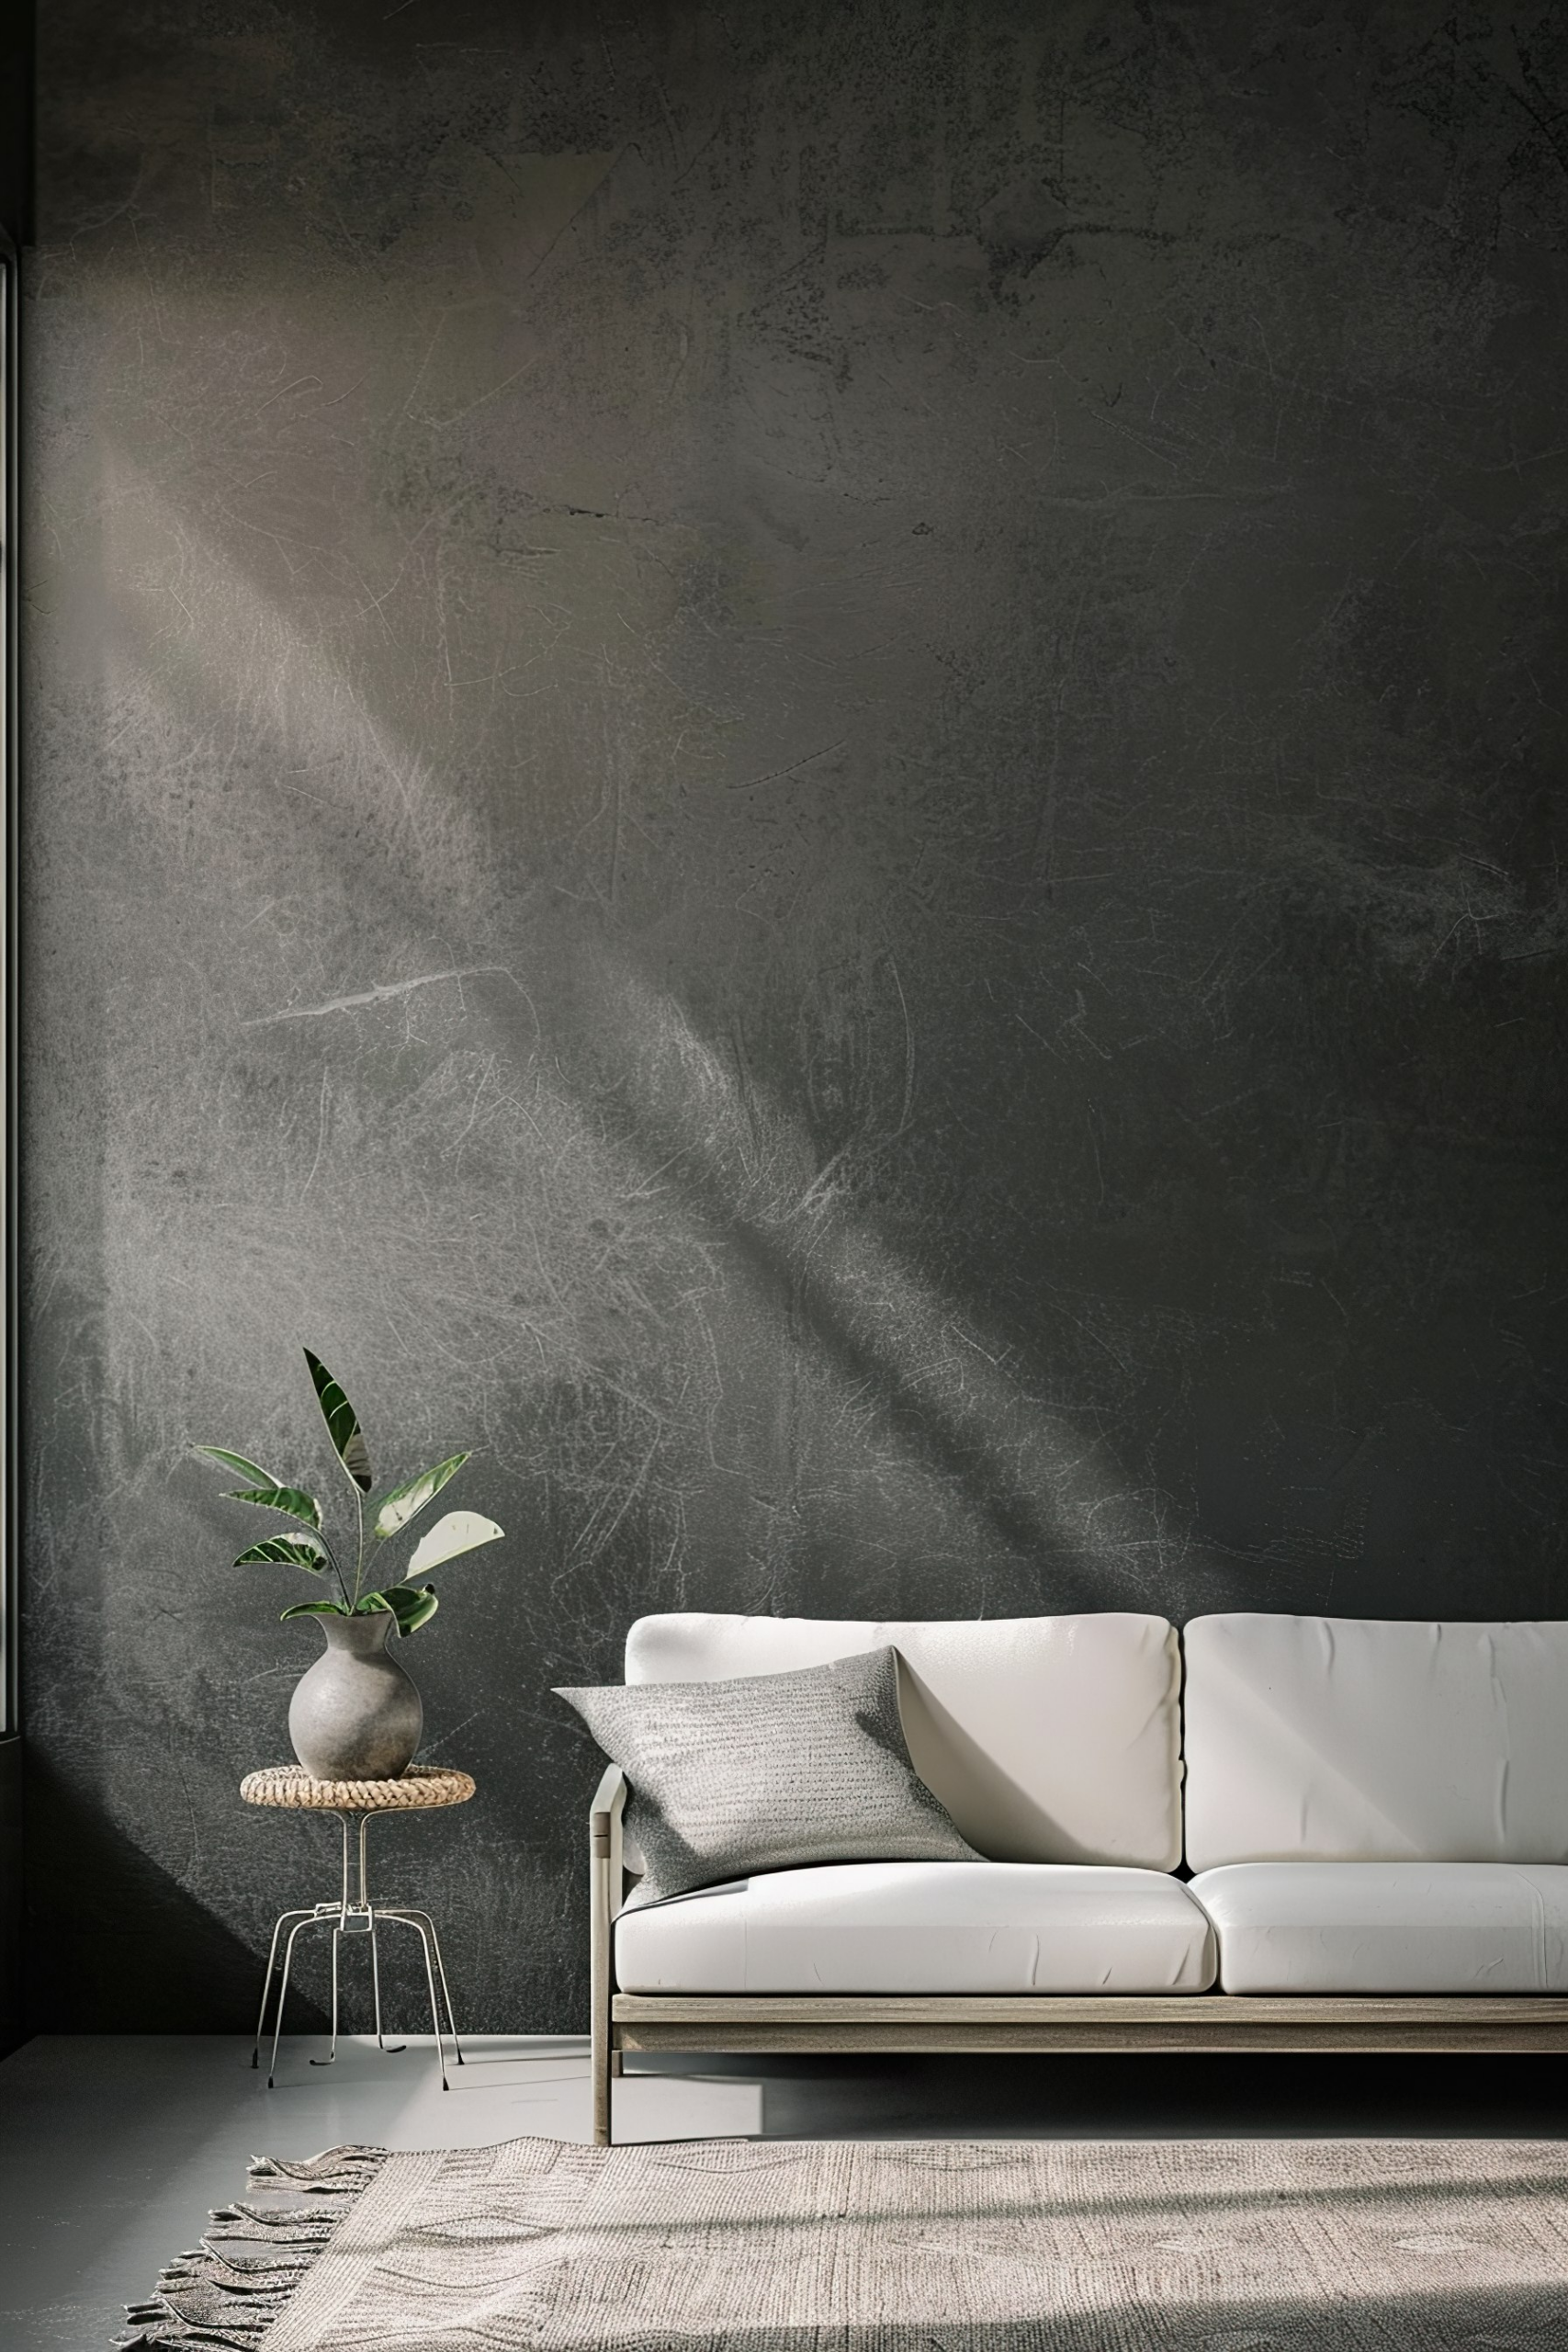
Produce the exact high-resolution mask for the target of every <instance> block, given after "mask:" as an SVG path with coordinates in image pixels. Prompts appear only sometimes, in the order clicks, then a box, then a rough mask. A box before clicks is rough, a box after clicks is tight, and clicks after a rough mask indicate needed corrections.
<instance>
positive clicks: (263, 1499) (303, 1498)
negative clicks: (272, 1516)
mask: <svg viewBox="0 0 1568 2352" xmlns="http://www.w3.org/2000/svg"><path fill="white" fill-rule="evenodd" d="M227 1499H228V1500H229V1501H230V1502H231V1503H255V1504H257V1505H258V1506H259V1507H260V1509H261V1510H280V1511H282V1513H283V1515H284V1517H285V1518H286V1519H297V1520H298V1521H299V1524H300V1526H301V1527H320V1525H321V1504H320V1503H319V1502H318V1501H317V1500H316V1498H315V1496H314V1495H308V1494H306V1492H305V1490H304V1488H303V1487H279V1486H276V1485H273V1484H270V1483H269V1484H268V1485H266V1486H265V1487H234V1488H233V1489H232V1490H231V1493H230V1494H229V1496H228V1497H227Z"/></svg>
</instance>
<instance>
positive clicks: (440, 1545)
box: [196, 1348, 502, 1781]
mask: <svg viewBox="0 0 1568 2352" xmlns="http://www.w3.org/2000/svg"><path fill="white" fill-rule="evenodd" d="M305 1362H306V1363H308V1364H309V1366H310V1379H311V1381H312V1383H313V1384H314V1386H315V1391H316V1401H317V1403H318V1404H319V1405H320V1407H321V1418H322V1419H323V1420H324V1421H325V1422H326V1425H327V1433H328V1435H329V1436H330V1437H331V1439H332V1442H333V1450H334V1452H335V1453H336V1455H337V1458H338V1461H339V1463H340V1464H341V1465H342V1468H343V1471H344V1476H345V1477H346V1478H347V1479H348V1482H349V1485H350V1486H351V1487H352V1488H353V1489H354V1507H355V1539H354V1567H353V1574H352V1577H351V1576H350V1573H349V1571H348V1569H347V1568H346V1566H344V1558H343V1556H341V1555H340V1554H339V1552H338V1551H337V1550H336V1549H335V1548H334V1547H333V1544H332V1542H331V1540H330V1538H329V1537H328V1535H327V1533H326V1532H325V1530H324V1529H323V1527H322V1524H321V1504H320V1503H319V1502H318V1501H317V1499H316V1498H315V1496H314V1495H312V1494H309V1493H307V1492H306V1490H305V1489H304V1488H303V1487H296V1486H292V1485H289V1484H288V1483H287V1482H286V1481H285V1480H283V1479H281V1478H275V1477H274V1476H273V1475H272V1473H271V1472H270V1471H269V1470H264V1469H262V1468H261V1466H260V1464H257V1463H254V1462H252V1461H250V1460H249V1459H248V1458H247V1456H246V1455H244V1454H243V1453H230V1452H229V1450H228V1448H227V1447H225V1446H221V1445H202V1446H197V1449H196V1450H197V1453H204V1454H207V1455H209V1456H210V1458H211V1459H212V1460H213V1461H214V1462H220V1463H221V1464H223V1466H224V1468H225V1469H226V1470H231V1471H234V1472H236V1473H237V1474H238V1476H240V1477H242V1478H243V1479H244V1480H245V1482H246V1483H245V1484H244V1485H243V1487H234V1488H231V1490H230V1499H231V1500H232V1501H234V1502H241V1503H251V1504H254V1506H255V1507H256V1509H257V1510H270V1511H276V1512H277V1513H279V1515H280V1516H281V1517H282V1518H284V1519H287V1520H291V1521H293V1523H294V1529H295V1532H293V1533H292V1534H289V1535H271V1536H268V1537H266V1538H265V1541H264V1542H262V1543H260V1544H251V1545H250V1546H249V1548H248V1549H247V1550H245V1551H243V1552H242V1553H241V1554H240V1555H239V1557H238V1559H237V1560H236V1561H235V1563H234V1566H236V1567H237V1568H249V1567H261V1566H272V1565H276V1566H283V1567H292V1568H303V1569H304V1570H305V1572H306V1574H307V1575H309V1576H313V1577H332V1578H333V1580H334V1582H335V1585H336V1592H335V1594H334V1595H333V1597H332V1598H331V1599H329V1600H297V1601H295V1602H294V1604H293V1606H292V1607H291V1608H288V1609H286V1610H285V1611H283V1617H284V1619H285V1620H287V1619H288V1618H290V1617H319V1618H320V1619H321V1631H322V1633H323V1634H325V1636H326V1649H325V1652H324V1653H323V1655H322V1656H321V1657H319V1658H318V1659H317V1660H316V1662H315V1664H314V1665H313V1666H312V1667H310V1668H309V1669H308V1670H307V1672H306V1673H305V1674H304V1675H303V1676H302V1677H301V1679H300V1680H299V1683H298V1684H297V1685H296V1688H295V1691H294V1696H293V1698H292V1700H291V1701H290V1702H289V1707H288V1736H289V1738H290V1739H291V1740H292V1741H293V1743H294V1753H295V1755H296V1756H297V1757H298V1758H299V1761H300V1763H301V1764H302V1765H303V1766H304V1768H305V1770H306V1771H307V1772H309V1774H310V1778H311V1779H312V1780H313V1781H391V1780H397V1779H398V1778H399V1777H400V1775H401V1774H402V1773H403V1772H405V1771H406V1770H407V1769H408V1766H409V1764H410V1762H411V1760H412V1757H413V1754H414V1751H415V1749H416V1748H417V1747H418V1746H419V1743H420V1736H421V1734H422V1732H423V1728H424V1709H423V1703H422V1702H421V1700H420V1695H419V1692H418V1691H417V1690H416V1689H415V1687H414V1684H413V1682H412V1679H411V1677H410V1676H409V1675H407V1674H405V1673H404V1671H403V1669H402V1668H401V1667H400V1665H399V1663H398V1661H397V1660H396V1659H395V1658H394V1657H391V1656H389V1653H388V1649H387V1640H388V1636H389V1634H390V1633H391V1631H392V1628H393V1626H394V1625H395V1626H396V1627H397V1630H398V1634H399V1636H400V1639H403V1638H406V1637H407V1636H408V1635H409V1634H416V1633H417V1632H418V1631H419V1629H420V1627H421V1626H422V1625H425V1624H428V1623H429V1622H430V1620H431V1619H432V1618H433V1617H434V1614H435V1611H436V1608H437V1606H438V1602H437V1599H436V1594H435V1591H434V1587H433V1586H432V1585H430V1584H429V1583H427V1582H425V1581H424V1579H425V1578H427V1577H429V1576H430V1575H431V1574H432V1572H433V1571H434V1569H436V1568H439V1567H444V1566H446V1563H447V1561H449V1560H455V1559H457V1558H458V1557H459V1556H460V1555H461V1554H463V1553H465V1552H473V1551H476V1550H477V1549H478V1548H479V1545H480V1544H493V1543H494V1542H495V1541H496V1538H497V1537H498V1536H499V1535H500V1534H501V1533H502V1530H501V1529H500V1528H499V1527H498V1526H497V1525H496V1523H495V1521H494V1520H493V1519H481V1518H480V1516H479V1513H478V1512H477V1511H471V1510H452V1511H448V1512H447V1513H446V1517H445V1518H444V1519H440V1520H437V1521H436V1523H435V1525H434V1527H433V1528H431V1530H430V1531H429V1532H428V1533H427V1534H426V1535H424V1536H423V1538H422V1539H421V1541H420V1542H419V1543H418V1544H415V1546H414V1549H413V1552H412V1555H411V1556H410V1557H409V1558H408V1559H407V1560H406V1561H405V1562H404V1563H403V1566H402V1568H401V1570H400V1573H399V1574H398V1575H397V1576H395V1577H388V1576H386V1575H384V1574H383V1571H382V1562H381V1547H382V1546H383V1545H384V1544H389V1543H390V1542H391V1541H392V1539H393V1538H394V1537H396V1536H400V1535H401V1534H402V1533H403V1532H404V1531H405V1529H407V1528H408V1527H410V1526H412V1523H413V1521H415V1520H416V1519H417V1518H418V1517H419V1514H420V1513H421V1511H423V1510H424V1508H425V1505H426V1504H427V1503H430V1502H432V1501H434V1498H435V1497H436V1496H437V1495H438V1494H439V1493H440V1492H441V1490H442V1488H443V1487H445V1486H446V1483H447V1481H448V1480H449V1479H451V1478H455V1477H456V1476H457V1473H458V1471H459V1470H460V1469H461V1468H462V1466H463V1464H464V1463H465V1462H467V1461H468V1459H469V1457H468V1454H466V1453H455V1454H453V1456H452V1457H451V1459H450V1461H447V1462H438V1463H437V1464H436V1465H435V1467H434V1470H423V1471H422V1472H421V1473H420V1475H419V1476H418V1477H417V1478H410V1479H408V1480H407V1481H406V1482H405V1483H404V1484H403V1485H402V1486H400V1487H393V1488H392V1489H391V1491H390V1493H389V1494H386V1495H383V1497H382V1498H381V1500H380V1501H379V1503H378V1504H375V1505H374V1506H372V1517H371V1520H370V1524H369V1526H368V1528H367V1525H366V1498H367V1495H368V1494H369V1492H370V1489H371V1487H372V1486H373V1485H374V1484H375V1480H374V1478H373V1476H372V1474H371V1469H370V1453H369V1448H368V1447H367V1444H366V1442H365V1432H364V1430H362V1429H361V1427H360V1425H359V1416H358V1415H357V1413H355V1409H354V1408H353V1406H352V1405H351V1404H350V1403H349V1401H348V1398H347V1397H346V1396H345V1395H344V1391H343V1389H342V1388H341V1387H340V1386H339V1385H338V1383H337V1382H336V1381H335V1380H334V1379H333V1375H332V1374H331V1373H330V1372H329V1371H328V1370H327V1368H326V1366H325V1364H324V1363H321V1359H320V1357H319V1356H313V1355H312V1354H311V1352H310V1349H309V1348H307V1349H306V1350H305ZM345 1548H346V1547H345Z"/></svg>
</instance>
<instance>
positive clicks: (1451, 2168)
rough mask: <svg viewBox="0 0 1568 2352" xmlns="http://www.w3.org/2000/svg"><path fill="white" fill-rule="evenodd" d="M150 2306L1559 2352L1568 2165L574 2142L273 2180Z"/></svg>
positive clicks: (1321, 2144) (1114, 2349) (198, 2322)
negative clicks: (614, 2145)
mask: <svg viewBox="0 0 1568 2352" xmlns="http://www.w3.org/2000/svg"><path fill="white" fill-rule="evenodd" d="M252 2182H253V2193H252V2195H251V2196H250V2197H249V2198H248V2199H246V2200H245V2201H244V2202H243V2204H240V2205H236V2206H231V2207H226V2208H223V2209H221V2210H220V2211H218V2212H217V2213H215V2214H214V2216H213V2230H212V2233H211V2235H210V2236H209V2238H207V2239H205V2240H204V2241H203V2245H202V2247H201V2248H200V2249H199V2250H198V2251H197V2253H195V2254H192V2255H187V2256H184V2257H182V2259H181V2260H180V2261H179V2262H178V2263H176V2264H175V2266H173V2267H172V2268H171V2269H170V2270H169V2271H168V2272H167V2273H165V2276H164V2281H163V2283H162V2286H161V2288H160V2290H159V2293H158V2295H157V2297H156V2299H155V2300H154V2301H152V2302H149V2303H147V2304H144V2305H142V2306H141V2307H140V2308H138V2309H135V2310H133V2311H132V2312H131V2319H132V2321H133V2322H134V2324H135V2332H134V2333H133V2334H132V2335H130V2336H128V2337H125V2338H122V2339H121V2341H122V2343H124V2344H127V2345H133V2346H139V2347H143V2348H144V2347H148V2346H175V2345H178V2346H212V2347H225V2352H228V2348H229V2347H231V2348H232V2352H351V2347H352V2352H368V2347H372V2346H374V2347H375V2352H522V2347H524V2346H526V2347H528V2352H597V2348H598V2347H600V2346H614V2347H632V2346H636V2347H637V2348H638V2352H688V2347H692V2346H699V2345H700V2346H704V2347H709V2348H710V2352H1012V2347H1019V2352H1027V2348H1030V2347H1036V2346H1038V2347H1040V2352H1045V2347H1051V2352H1145V2348H1146V2352H1153V2347H1156V2346H1157V2347H1160V2352H1164V2348H1165V2347H1168V2346H1183V2347H1188V2346H1190V2347H1193V2352H1197V2347H1199V2346H1203V2347H1212V2352H1254V2347H1256V2348H1257V2352H1265V2347H1270V2346H1299V2347H1303V2352H1304V2348H1305V2347H1308V2346H1310V2347H1313V2352H1319V2347H1323V2346H1335V2347H1337V2346H1347V2347H1349V2346H1355V2347H1358V2352H1429V2347H1430V2352H1436V2347H1438V2346H1443V2347H1445V2352H1446V2347H1450V2346H1461V2345H1462V2346H1486V2347H1488V2352H1493V2348H1494V2347H1509V2346H1531V2347H1534V2348H1535V2352H1554V2347H1558V2346H1568V2148H1563V2147H1560V2146H1558V2145H1556V2144H1553V2143H1540V2142H1528V2143H1508V2142H1497V2141H1438V2142H1427V2141H1310V2140H1308V2141H1299V2140H1296V2141H1267V2140H1242V2141H1164V2142H1150V2141H1120V2142H1092V2143H1085V2142H1061V2141H1005V2142H995V2143H965V2142H947V2141H937V2142H876V2143H865V2142H858V2143H857V2142H843V2141H837V2142H835V2141H771V2142H770V2141H763V2142H716V2143H679V2144H668V2145H662V2146H656V2147H623V2148H585V2147H580V2146H577V2145H573V2144H570V2143H566V2142H562V2141H557V2140H509V2141H506V2142H503V2143H502V2144H501V2145H500V2146H498V2147H491V2148H450V2149H446V2150H438V2151H435V2152H434V2153H431V2154H418V2155H388V2154H384V2153H383V2152H382V2151H380V2150H378V2149H372V2148H340V2149H333V2150H330V2151H329V2152H328V2153H327V2154H325V2155H322V2156H317V2157H314V2158H312V2159H310V2161H309V2162H306V2163H301V2164H281V2163H272V2162H268V2161H265V2160H263V2161H260V2162H258V2164H257V2165H255V2167H254V2169H253V2172H252Z"/></svg>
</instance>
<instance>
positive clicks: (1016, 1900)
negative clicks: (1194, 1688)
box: [615, 1862, 1214, 1994]
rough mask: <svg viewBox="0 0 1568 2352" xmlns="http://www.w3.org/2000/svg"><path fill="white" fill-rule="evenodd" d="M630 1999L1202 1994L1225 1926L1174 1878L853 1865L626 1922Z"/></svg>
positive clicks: (724, 1893) (768, 1881)
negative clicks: (1217, 1927)
mask: <svg viewBox="0 0 1568 2352" xmlns="http://www.w3.org/2000/svg"><path fill="white" fill-rule="evenodd" d="M615 1976H616V1981H617V1983H618V1985H619V1986H620V1989H621V1990H622V1992H624V1993H909V1994H917V1993H1201V1992H1204V1991H1206V1990H1207V1989H1208V1987H1209V1986H1210V1985H1212V1984H1213V1980H1214V1956H1213V1937H1212V1935H1211V1933H1210V1929H1209V1922H1208V1919H1207V1918H1206V1917H1205V1916H1204V1914H1203V1912H1202V1911H1201V1909H1200V1908H1199V1906H1198V1905H1197V1904H1195V1903H1194V1902H1193V1901H1192V1899H1191V1897H1190V1894H1188V1892H1187V1890H1186V1888H1185V1887H1184V1886H1183V1885H1182V1884H1181V1883H1180V1882H1179V1880H1177V1879H1173V1878H1167V1877H1166V1876H1165V1875H1164V1873H1163V1872H1162V1871H1140V1870H1121V1869H1117V1868H1114V1867H1105V1866H1094V1865H1089V1866H1084V1865H1079V1864H1076V1863H1049V1862H837V1863H833V1864H830V1865H829V1866H826V1867H820V1868H811V1869H806V1870H793V1871H771V1872H769V1873H768V1874H767V1875H766V1876H765V1877H757V1878H745V1879H736V1880H734V1881H732V1882H731V1883H728V1884H727V1885H724V1886H710V1887H705V1888H704V1889H703V1890H702V1892H701V1893H699V1894H684V1895H677V1896H675V1897H674V1898H673V1899H672V1900H671V1901H670V1902H667V1903H660V1904H654V1905H649V1906H648V1907H647V1908H646V1909H639V1910H634V1911H627V1912H623V1913H622V1915H621V1917H620V1918H619V1919H618V1920H617V1921H616V1923H615Z"/></svg>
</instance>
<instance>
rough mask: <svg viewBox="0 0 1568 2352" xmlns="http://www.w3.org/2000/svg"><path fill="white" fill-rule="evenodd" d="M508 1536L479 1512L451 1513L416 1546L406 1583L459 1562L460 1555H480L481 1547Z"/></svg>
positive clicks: (435, 1525) (407, 1568)
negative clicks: (465, 1553)
mask: <svg viewBox="0 0 1568 2352" xmlns="http://www.w3.org/2000/svg"><path fill="white" fill-rule="evenodd" d="M504 1532H505V1530H504V1529H503V1528H500V1527H498V1526H497V1525H496V1523H495V1521H494V1520H493V1519H481V1518H480V1517H479V1512H478V1511H477V1510H449V1511H448V1512H447V1514H446V1518H445V1519H438V1520H437V1521H436V1522H435V1524H434V1527H433V1528H432V1529H431V1531H430V1532H429V1534H428V1535H427V1536H425V1537H424V1539H423V1542H422V1543H419V1544H415V1546H414V1550H413V1557H412V1559H411V1560H410V1562H409V1564H408V1566H407V1567H406V1568H405V1569H404V1570H403V1577H404V1579H405V1581H406V1580H407V1579H408V1578H410V1577H419V1576H425V1575H427V1574H428V1573H429V1571H430V1570H431V1569H432V1568H438V1567H439V1566H441V1564H442V1562H443V1560H455V1559H456V1558H457V1555H458V1554H459V1553H460V1552H476V1551H478V1549H479V1545H480V1544H493V1543H494V1542H495V1540H496V1538H497V1537H498V1536H499V1535H502V1534H503V1533H504Z"/></svg>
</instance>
